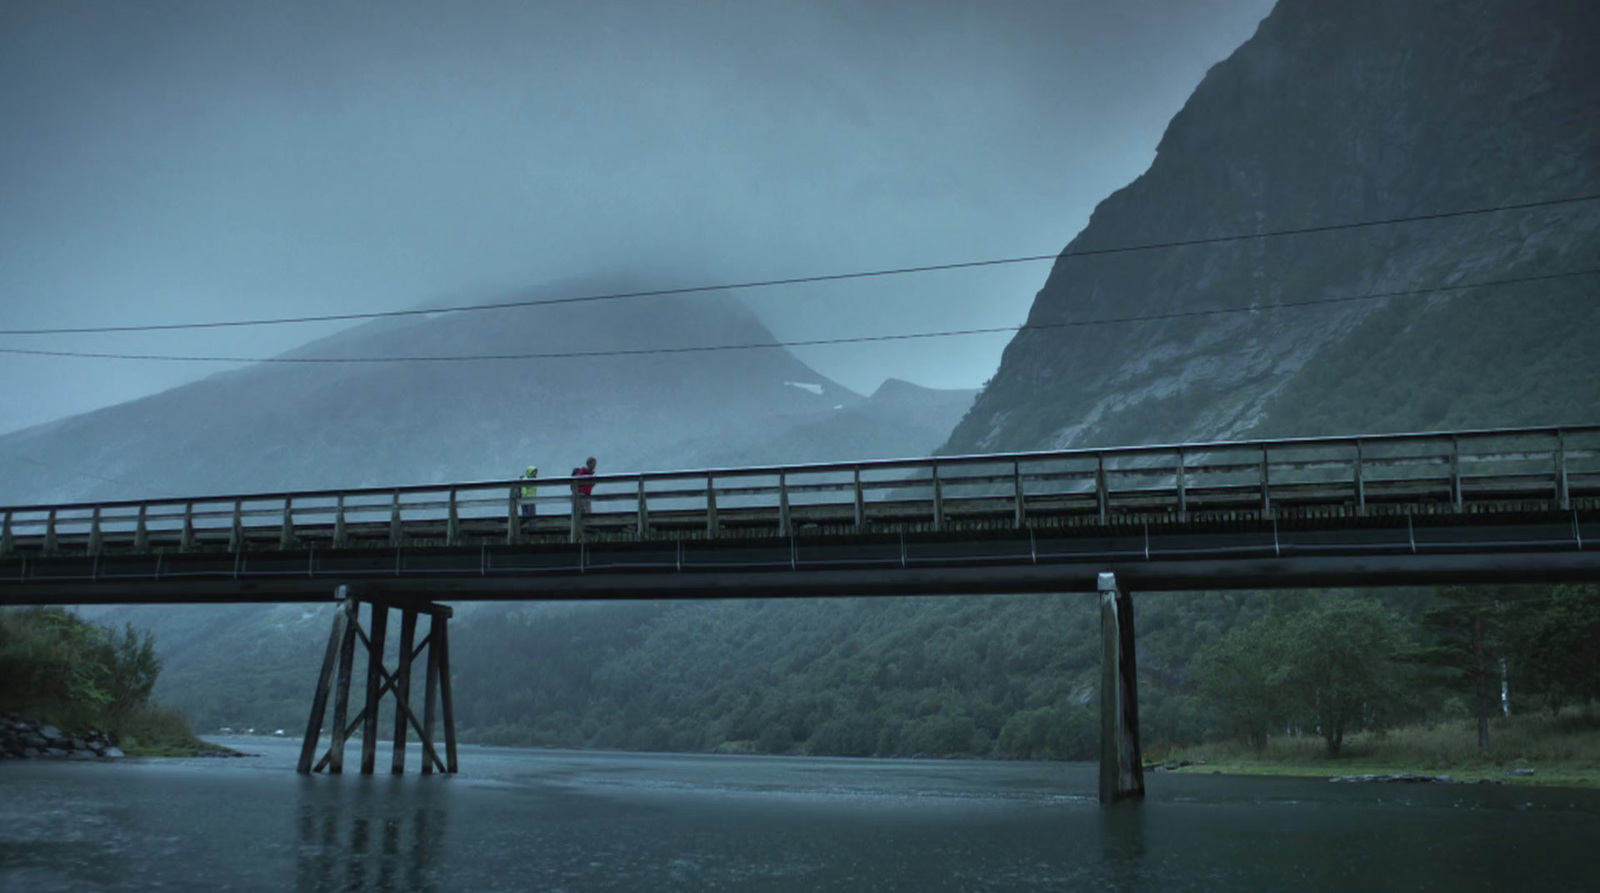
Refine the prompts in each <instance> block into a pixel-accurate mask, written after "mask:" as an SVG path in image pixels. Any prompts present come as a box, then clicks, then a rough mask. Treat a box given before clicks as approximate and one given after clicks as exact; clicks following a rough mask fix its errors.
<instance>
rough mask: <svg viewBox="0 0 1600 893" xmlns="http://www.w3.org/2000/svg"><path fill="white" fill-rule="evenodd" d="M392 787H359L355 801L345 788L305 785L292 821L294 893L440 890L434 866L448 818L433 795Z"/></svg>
mask: <svg viewBox="0 0 1600 893" xmlns="http://www.w3.org/2000/svg"><path fill="white" fill-rule="evenodd" d="M373 781H376V780H375V779H374V780H373ZM396 782H397V783H395V784H391V785H385V784H381V783H376V784H375V783H370V782H367V781H361V782H358V785H359V788H360V790H359V793H358V794H357V795H356V796H354V797H351V796H350V793H351V792H350V791H348V790H343V789H342V788H343V787H344V786H343V785H338V786H330V785H324V784H312V783H308V784H307V785H306V787H305V788H304V790H303V795H302V799H301V803H300V810H299V814H298V815H297V816H296V825H297V829H296V830H297V840H298V847H297V849H296V852H295V884H294V889H296V890H301V891H333V890H340V891H365V890H372V891H388V890H423V891H432V890H439V889H443V888H442V887H441V886H440V884H439V883H438V880H437V872H436V863H437V861H438V858H439V856H440V854H441V853H442V852H443V850H444V836H445V830H446V827H447V826H448V825H449V813H448V812H447V811H446V809H445V808H444V803H443V802H442V798H441V797H440V796H439V792H438V791H436V790H434V791H430V790H428V788H427V786H425V785H414V784H407V783H399V780H396ZM335 787H337V788H340V789H335Z"/></svg>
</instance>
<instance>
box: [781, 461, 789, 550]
mask: <svg viewBox="0 0 1600 893" xmlns="http://www.w3.org/2000/svg"><path fill="white" fill-rule="evenodd" d="M789 533H790V530H789V476H788V474H787V473H786V472H782V471H780V472H778V536H788V535H789Z"/></svg>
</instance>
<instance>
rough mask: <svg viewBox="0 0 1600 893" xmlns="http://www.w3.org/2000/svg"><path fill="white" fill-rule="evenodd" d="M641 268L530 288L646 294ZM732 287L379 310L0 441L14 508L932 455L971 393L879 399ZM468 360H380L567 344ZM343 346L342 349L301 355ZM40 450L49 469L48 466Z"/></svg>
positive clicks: (5, 493)
mask: <svg viewBox="0 0 1600 893" xmlns="http://www.w3.org/2000/svg"><path fill="white" fill-rule="evenodd" d="M659 287H660V286H659V284H658V283H654V282H648V281H643V280H640V279H637V278H613V279H608V280H590V281H584V282H565V283H556V284H553V285H550V286H547V287H545V288H542V289H536V290H533V291H531V292H528V293H526V294H523V295H518V296H517V297H518V298H519V299H524V300H540V299H551V298H563V297H570V296H572V295H574V294H595V293H604V292H637V291H645V290H650V289H652V288H659ZM774 341H776V338H775V337H774V336H773V334H772V333H771V332H770V331H769V330H768V329H767V328H766V327H765V326H764V325H763V324H762V323H761V322H760V321H759V320H758V319H756V317H755V316H754V315H753V314H752V313H751V312H750V311H749V310H748V309H747V308H746V307H745V306H744V305H743V303H741V302H740V301H739V300H738V299H737V298H735V297H733V296H732V295H729V294H725V293H711V294H698V295H687V296H669V297H652V298H636V299H627V300H620V301H606V302H585V303H566V304H555V305H548V306H541V307H530V308H518V309H509V310H497V311H491V312H457V313H446V314H440V315H437V316H427V317H408V318H404V319H400V320H394V319H391V320H383V321H379V322H374V323H370V324H367V325H363V326H358V327H356V328H354V329H352V330H349V331H346V332H342V333H340V334H337V335H335V336H333V337H330V338H325V339H322V340H320V341H316V342H313V343H311V344H307V345H305V346H304V347H302V348H299V349H297V350H294V351H291V352H289V353H287V354H285V355H283V357H281V358H279V359H280V360H281V362H274V363H260V364H256V365H252V366H249V367H246V368H243V369H240V370H236V371H231V372H224V373H221V374H218V375H213V376H211V377H209V378H207V379H204V380H202V381H198V382H195V383H192V384H189V385H185V386H183V387H179V388H174V389H172V390H170V391H166V392H164V393H161V394H157V395H154V396H151V397H146V398H144V399H141V400H135V401H131V402H129V403H124V404H121V405H118V406H113V407H109V408H106V409H102V410H98V411H96V412H91V413H87V414H84V415H80V416H75V417H72V418H68V419H64V420H60V421H57V422H52V423H49V424H46V425H42V426H38V427H35V428H31V429H28V430H25V431H20V432H16V433H13V434H9V435H6V436H4V437H0V467H4V468H7V469H15V470H25V473H22V472H13V473H12V474H10V475H8V476H7V477H6V478H4V479H3V480H0V502H3V503H10V504H19V503H28V502H47V501H67V500H78V499H93V498H137V497H156V496H173V495H200V494H207V493H227V492H252V491H262V490H282V489H309V488H324V487H327V488H332V487H358V486H380V485H388V484H411V483H424V482H435V481H447V480H485V479H495V478H508V477H515V476H517V475H519V474H520V473H521V471H522V469H523V467H524V466H526V465H528V464H538V465H542V466H544V467H545V469H546V474H549V473H551V471H552V470H553V471H554V473H557V474H564V473H565V472H566V471H567V470H568V469H570V468H571V467H573V466H575V465H578V464H580V463H582V461H583V459H584V458H585V457H586V456H590V455H593V456H596V457H598V458H599V460H600V466H599V467H600V471H601V472H602V473H603V472H606V471H644V470H661V469H668V468H695V467H705V466H709V465H742V464H753V463H772V462H780V461H825V460H845V459H855V458H865V457H869V456H890V455H893V456H903V455H925V454H927V453H928V452H930V451H931V450H932V449H933V448H934V447H936V446H937V445H938V444H939V443H940V442H941V441H942V440H943V439H944V437H945V436H946V435H947V434H948V431H949V427H950V425H952V424H953V423H954V420H955V419H956V418H959V416H960V413H961V412H962V411H964V410H965V408H966V406H967V405H968V404H970V402H971V399H972V396H973V394H972V392H935V391H926V390H925V389H920V388H917V387H916V386H914V385H909V384H903V383H901V384H896V385H892V386H886V388H885V389H884V390H880V393H879V394H878V395H875V396H874V397H873V398H872V399H870V400H869V399H866V398H863V397H861V396H860V395H859V394H856V393H855V392H853V391H850V390H849V389H847V388H844V387H842V386H840V385H839V384H837V383H835V382H833V381H831V380H829V379H828V378H827V377H826V376H824V375H821V374H820V373H818V372H817V371H816V370H814V369H812V368H810V367H809V366H807V365H806V364H804V363H803V362H801V361H800V360H798V359H797V358H795V357H794V355H792V354H790V353H789V352H788V351H787V350H783V349H781V348H764V349H751V350H729V351H716V352H695V353H655V354H650V353H646V354H639V353H630V352H632V351H639V350H651V349H655V348H675V347H694V346H706V345H747V344H764V343H772V342H774ZM575 352H585V353H593V352H605V353H609V355H606V356H589V357H565V358H545V359H498V360H481V361H472V362H439V361H422V360H418V361H412V362H402V363H393V362H365V361H367V360H372V359H374V358H381V357H395V356H402V357H440V356H461V355H491V356H504V355H518V354H570V353H575ZM309 358H336V359H339V360H341V361H342V362H339V363H331V364H310V363H301V362H295V361H297V360H304V359H309ZM40 463H47V464H44V465H41V464H40Z"/></svg>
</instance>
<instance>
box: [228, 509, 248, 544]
mask: <svg viewBox="0 0 1600 893" xmlns="http://www.w3.org/2000/svg"><path fill="white" fill-rule="evenodd" d="M243 550H244V500H243V499H235V500H234V501H233V534H232V535H231V536H229V537H228V551H229V552H240V551H243Z"/></svg>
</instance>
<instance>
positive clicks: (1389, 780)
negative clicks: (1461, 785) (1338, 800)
mask: <svg viewBox="0 0 1600 893" xmlns="http://www.w3.org/2000/svg"><path fill="white" fill-rule="evenodd" d="M1328 780H1329V781H1346V782H1355V781H1370V782H1383V783H1386V784H1429V783H1437V784H1455V781H1456V780H1455V779H1453V778H1451V777H1450V776H1448V775H1414V774H1409V773H1402V774H1398V775H1342V776H1340V777H1338V778H1330V779H1328Z"/></svg>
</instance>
